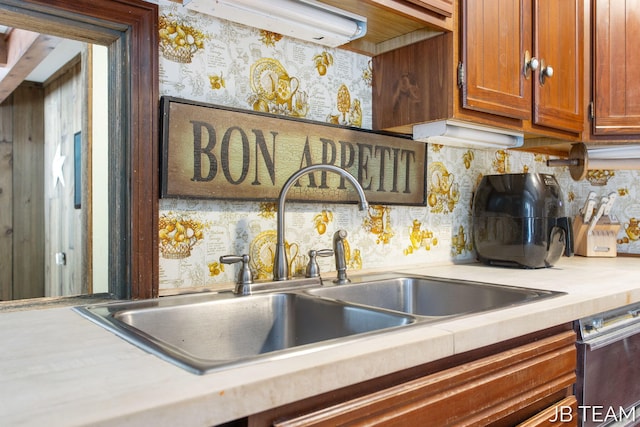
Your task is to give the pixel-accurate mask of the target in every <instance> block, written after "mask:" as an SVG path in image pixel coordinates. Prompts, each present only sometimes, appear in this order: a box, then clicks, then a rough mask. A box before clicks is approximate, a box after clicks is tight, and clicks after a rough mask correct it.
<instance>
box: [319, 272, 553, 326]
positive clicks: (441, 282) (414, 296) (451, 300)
mask: <svg viewBox="0 0 640 427" xmlns="http://www.w3.org/2000/svg"><path fill="white" fill-rule="evenodd" d="M307 292H308V293H309V294H311V295H315V296H320V297H324V298H331V299H333V300H336V301H344V302H348V303H355V304H361V305H364V306H372V307H378V308H384V309H387V310H394V311H398V312H403V313H410V314H414V315H419V316H429V317H438V318H441V317H445V316H458V315H464V314H469V313H478V312H483V311H488V310H494V309H499V308H505V307H509V306H512V305H516V304H523V303H528V302H534V301H537V300H539V299H542V298H548V297H552V296H555V295H560V294H561V292H552V291H544V290H535V289H528V288H518V287H511V286H503V285H492V284H487V283H478V282H467V281H460V280H449V279H443V278H429V277H421V276H407V277H392V278H386V279H385V278H379V279H374V278H371V279H365V280H364V281H363V282H361V283H352V284H349V285H341V286H333V287H325V288H318V289H311V290H308V291H307Z"/></svg>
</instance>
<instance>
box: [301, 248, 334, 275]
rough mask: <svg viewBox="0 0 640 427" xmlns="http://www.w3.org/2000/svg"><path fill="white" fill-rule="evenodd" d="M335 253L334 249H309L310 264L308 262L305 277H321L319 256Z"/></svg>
mask: <svg viewBox="0 0 640 427" xmlns="http://www.w3.org/2000/svg"><path fill="white" fill-rule="evenodd" d="M332 255H333V249H319V250H317V251H316V250H315V249H311V250H310V251H309V264H307V272H306V274H305V277H320V266H319V265H318V261H317V259H316V258H317V257H319V256H321V257H327V256H332Z"/></svg>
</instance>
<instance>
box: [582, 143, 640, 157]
mask: <svg viewBox="0 0 640 427" xmlns="http://www.w3.org/2000/svg"><path fill="white" fill-rule="evenodd" d="M588 151H589V159H603V160H604V159H638V158H640V145H638V144H637V143H635V144H633V145H614V146H596V147H589V150H588Z"/></svg>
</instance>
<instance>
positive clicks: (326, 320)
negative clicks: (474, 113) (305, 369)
mask: <svg viewBox="0 0 640 427" xmlns="http://www.w3.org/2000/svg"><path fill="white" fill-rule="evenodd" d="M353 282H354V283H351V284H347V285H338V286H336V285H333V284H332V283H331V282H330V281H324V282H322V281H321V280H320V279H303V280H300V281H296V280H291V281H286V282H270V283H264V284H256V285H254V288H255V289H256V291H255V292H254V294H253V295H248V296H238V295H234V294H233V293H231V292H221V293H200V294H190V295H179V296H171V297H163V298H158V299H153V300H142V301H127V302H116V303H107V304H96V305H90V306H82V307H75V308H74V310H76V311H77V312H78V313H80V314H82V315H83V316H85V317H87V318H88V319H90V320H92V321H94V322H96V323H97V324H99V325H101V326H103V327H105V328H106V329H108V330H110V331H112V332H114V333H115V334H116V335H118V336H120V337H121V338H123V339H125V340H126V341H128V342H130V343H132V344H135V345H136V346H138V347H140V348H142V349H144V350H146V351H148V352H150V353H152V354H155V355H156V356H158V357H160V358H162V359H164V360H167V361H169V362H171V363H174V364H176V365H178V366H180V367H182V368H184V369H186V370H188V371H191V372H193V373H196V374H205V373H208V372H212V371H216V370H220V369H226V368H229V367H233V366H238V365H242V364H247V363H255V362H259V361H266V360H273V359H276V358H283V357H294V356H295V355H296V354H302V353H308V352H310V351H318V350H322V349H328V348H331V347H332V346H337V345H342V344H344V343H347V342H354V341H357V340H364V339H367V338H368V337H371V336H372V335H378V334H388V333H393V332H394V331H396V330H397V329H399V328H406V327H410V326H412V325H418V324H423V323H427V322H431V323H434V322H438V321H442V320H444V319H450V318H452V317H459V316H466V315H469V314H473V313H482V312H486V311H490V310H496V309H501V308H506V307H511V306H514V305H518V304H526V303H531V302H535V301H539V300H541V299H544V298H550V297H554V296H557V295H561V294H562V293H561V292H553V291H545V290H536V289H528V288H519V287H511V286H503V285H493V284H488V283H479V282H468V281H460V280H450V279H444V278H435V277H427V276H417V275H404V274H394V273H387V274H377V275H368V276H362V277H360V278H354V279H353ZM285 286H286V287H285Z"/></svg>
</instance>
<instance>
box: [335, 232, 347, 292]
mask: <svg viewBox="0 0 640 427" xmlns="http://www.w3.org/2000/svg"><path fill="white" fill-rule="evenodd" d="M346 238H347V231H346V230H338V231H336V232H335V233H333V253H334V256H335V259H336V272H337V274H338V277H337V278H336V280H334V281H333V282H334V283H336V284H338V285H344V284H347V283H350V282H351V280H349V278H348V277H347V257H346V255H345V253H344V241H345V239H346Z"/></svg>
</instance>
